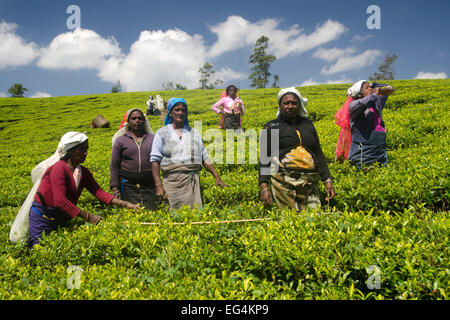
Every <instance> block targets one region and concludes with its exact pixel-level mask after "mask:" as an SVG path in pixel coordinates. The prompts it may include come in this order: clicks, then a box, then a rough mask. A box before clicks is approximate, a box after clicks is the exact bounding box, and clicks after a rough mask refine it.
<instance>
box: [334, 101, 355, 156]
mask: <svg viewBox="0 0 450 320" xmlns="http://www.w3.org/2000/svg"><path fill="white" fill-rule="evenodd" d="M352 101H353V98H352V97H351V96H349V97H348V98H347V101H345V103H344V105H343V106H342V107H341V108H340V109H339V110H338V112H336V115H335V116H334V117H335V118H336V124H337V125H338V126H339V127H341V132H340V133H339V139H338V142H337V144H336V160H338V161H343V160H346V159H347V157H348V153H349V151H350V145H351V143H352V132H351V129H350V117H349V105H350V102H352Z"/></svg>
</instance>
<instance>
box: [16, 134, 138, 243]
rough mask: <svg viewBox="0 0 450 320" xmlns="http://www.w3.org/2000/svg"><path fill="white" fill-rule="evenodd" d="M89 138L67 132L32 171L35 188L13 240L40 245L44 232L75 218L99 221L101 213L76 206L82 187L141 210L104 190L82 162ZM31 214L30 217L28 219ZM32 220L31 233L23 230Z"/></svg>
mask: <svg viewBox="0 0 450 320" xmlns="http://www.w3.org/2000/svg"><path fill="white" fill-rule="evenodd" d="M88 148H89V143H88V137H87V136H86V135H85V134H84V133H81V132H73V131H71V132H67V133H66V134H64V135H63V137H62V138H61V141H60V142H59V144H58V148H57V150H56V152H55V153H54V154H53V155H52V156H51V157H50V158H48V159H47V160H45V161H43V162H41V163H40V164H38V165H37V166H36V168H34V169H33V171H32V174H31V175H32V179H33V182H34V186H33V189H32V190H31V192H30V193H29V195H28V197H27V199H26V200H25V202H24V204H23V205H22V207H21V209H20V211H19V213H18V215H17V217H16V220H15V221H14V223H13V226H12V228H11V232H10V240H11V241H12V242H18V241H26V240H28V238H29V240H30V241H31V244H32V245H35V244H38V243H39V240H40V239H41V238H42V234H43V233H46V234H48V233H50V232H52V231H54V230H56V229H58V227H62V226H65V225H66V223H67V222H68V221H69V220H71V219H74V218H76V217H81V218H83V219H86V220H87V221H88V222H90V223H92V224H97V223H98V222H100V220H101V219H102V217H101V216H99V215H96V214H90V213H88V212H86V211H84V210H81V209H80V208H78V207H77V206H76V204H77V202H78V199H79V197H80V195H81V192H82V191H83V189H85V188H86V189H87V190H88V191H89V192H91V193H92V194H93V195H94V196H95V197H96V198H97V199H99V200H100V201H101V202H103V203H105V204H113V205H117V206H122V207H125V208H128V209H134V210H139V206H138V205H135V204H132V203H129V202H126V201H122V200H119V199H116V198H115V197H114V196H113V195H111V194H109V193H107V192H105V191H103V190H102V188H101V187H100V186H99V185H98V183H97V182H96V181H95V179H94V177H93V176H92V173H91V172H90V171H89V170H88V169H87V168H85V167H83V166H81V165H80V164H81V163H83V162H84V161H85V160H86V157H87V153H88ZM27 213H28V218H29V220H28V221H27V219H26V214H27ZM27 222H28V223H29V230H28V231H29V233H27V232H26V230H24V229H25V228H24V227H25V226H26V224H27Z"/></svg>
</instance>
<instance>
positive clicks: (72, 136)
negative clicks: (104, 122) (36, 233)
mask: <svg viewBox="0 0 450 320" xmlns="http://www.w3.org/2000/svg"><path fill="white" fill-rule="evenodd" d="M87 139H88V137H87V135H85V134H84V133H81V132H75V131H70V132H67V133H66V134H64V135H63V136H62V138H61V140H60V141H59V144H58V147H57V149H56V151H55V153H54V154H53V155H52V156H51V157H50V158H48V159H45V160H44V161H42V162H40V163H39V164H38V165H37V166H36V167H34V169H33V170H32V171H31V180H32V181H33V188H31V191H30V192H29V193H28V196H27V198H26V199H25V201H24V202H23V204H22V206H21V207H20V210H19V212H18V213H17V215H16V218H15V219H14V222H13V224H12V226H11V230H10V232H9V240H10V241H11V242H13V243H17V242H26V241H27V240H28V239H29V235H30V234H29V225H30V222H29V213H30V208H31V205H32V204H33V201H34V196H35V194H36V192H37V189H38V188H39V185H40V184H41V180H42V177H43V176H44V173H45V171H46V170H47V168H49V167H51V166H52V165H54V164H55V163H56V162H58V161H59V160H60V159H61V158H62V157H64V156H65V155H66V154H67V151H68V150H70V149H72V148H73V147H76V146H77V145H79V144H82V143H83V142H85V141H86V140H87Z"/></svg>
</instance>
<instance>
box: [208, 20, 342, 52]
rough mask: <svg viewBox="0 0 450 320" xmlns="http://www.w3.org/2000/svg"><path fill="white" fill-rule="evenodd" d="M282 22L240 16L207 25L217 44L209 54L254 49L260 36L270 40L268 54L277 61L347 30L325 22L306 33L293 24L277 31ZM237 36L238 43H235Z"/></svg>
mask: <svg viewBox="0 0 450 320" xmlns="http://www.w3.org/2000/svg"><path fill="white" fill-rule="evenodd" d="M280 22H281V20H276V19H263V20H259V21H257V22H256V23H251V22H249V21H247V20H245V19H244V18H242V17H239V16H230V17H228V18H227V20H226V21H225V22H222V23H219V24H216V25H214V26H210V27H209V29H210V31H211V32H212V33H214V34H216V35H217V38H218V39H217V42H216V43H215V44H214V45H213V46H212V47H211V50H210V51H209V53H208V55H209V56H210V57H217V56H219V55H221V54H223V53H225V52H228V51H232V50H236V49H239V48H242V47H245V46H254V45H255V43H256V40H258V38H259V37H261V36H262V35H265V36H267V37H268V38H269V47H268V50H267V52H268V53H269V54H273V55H275V56H276V58H277V59H282V58H284V57H286V56H287V55H290V54H300V53H302V52H305V51H308V50H311V49H313V48H315V47H318V46H320V45H322V44H325V43H327V42H330V41H333V40H336V39H338V38H339V37H340V36H341V35H342V34H343V33H344V32H346V31H347V28H346V27H345V26H344V25H343V24H341V23H339V22H336V21H332V20H328V21H326V22H324V23H322V24H319V25H317V26H316V29H315V30H314V31H313V32H312V33H310V34H305V33H304V29H299V28H298V25H293V26H292V27H290V28H289V29H287V30H281V29H279V28H278V26H279V24H280ZM236 35H238V37H239V40H236Z"/></svg>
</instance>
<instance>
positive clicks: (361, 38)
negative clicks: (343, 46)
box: [350, 34, 375, 42]
mask: <svg viewBox="0 0 450 320" xmlns="http://www.w3.org/2000/svg"><path fill="white" fill-rule="evenodd" d="M374 37H375V36H374V35H373V34H368V35H365V36H360V35H359V34H357V35H355V36H354V37H353V38H352V39H351V40H350V42H364V41H366V40H368V39H372V38H374Z"/></svg>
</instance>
